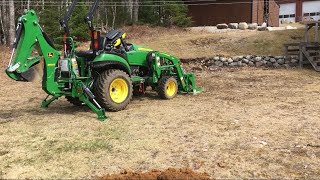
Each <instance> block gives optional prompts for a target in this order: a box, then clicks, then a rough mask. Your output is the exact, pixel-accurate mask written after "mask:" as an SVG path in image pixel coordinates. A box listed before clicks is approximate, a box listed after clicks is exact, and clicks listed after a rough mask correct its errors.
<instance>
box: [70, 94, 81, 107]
mask: <svg viewBox="0 0 320 180" xmlns="http://www.w3.org/2000/svg"><path fill="white" fill-rule="evenodd" d="M66 99H67V101H68V102H70V103H71V104H73V105H75V106H82V105H83V102H82V101H80V100H79V98H74V97H71V96H66Z"/></svg>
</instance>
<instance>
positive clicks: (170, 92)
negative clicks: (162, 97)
mask: <svg viewBox="0 0 320 180" xmlns="http://www.w3.org/2000/svg"><path fill="white" fill-rule="evenodd" d="M176 89H177V85H176V83H174V82H173V81H169V82H168V85H167V90H166V93H167V95H168V96H170V97H171V96H173V95H174V94H175V93H176Z"/></svg>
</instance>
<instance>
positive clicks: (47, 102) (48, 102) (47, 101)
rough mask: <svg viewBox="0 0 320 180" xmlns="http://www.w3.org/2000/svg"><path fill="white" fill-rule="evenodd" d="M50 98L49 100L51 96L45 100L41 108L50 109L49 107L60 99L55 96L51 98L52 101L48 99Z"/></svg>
mask: <svg viewBox="0 0 320 180" xmlns="http://www.w3.org/2000/svg"><path fill="white" fill-rule="evenodd" d="M48 98H49V95H48V96H47V97H46V99H45V100H43V101H42V102H41V107H42V108H48V106H49V105H50V104H51V103H52V102H53V101H55V100H57V99H58V97H55V96H53V97H51V98H50V99H48Z"/></svg>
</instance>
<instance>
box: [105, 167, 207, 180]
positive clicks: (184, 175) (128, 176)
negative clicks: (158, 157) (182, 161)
mask: <svg viewBox="0 0 320 180" xmlns="http://www.w3.org/2000/svg"><path fill="white" fill-rule="evenodd" d="M99 179H101V180H114V179H117V180H140V179H141V180H144V179H148V180H178V179H179V180H180V179H185V180H188V179H192V180H208V179H210V177H209V175H208V174H206V173H196V172H194V171H192V170H191V169H174V168H169V169H167V170H165V171H160V170H152V171H150V172H146V173H142V172H131V171H123V172H122V173H120V174H112V175H106V176H102V177H100V178H99Z"/></svg>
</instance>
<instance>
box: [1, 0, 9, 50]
mask: <svg viewBox="0 0 320 180" xmlns="http://www.w3.org/2000/svg"><path fill="white" fill-rule="evenodd" d="M2 4H3V6H2V25H3V43H4V44H7V43H8V24H9V23H8V21H9V20H8V14H7V4H8V3H7V2H6V0H2Z"/></svg>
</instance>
